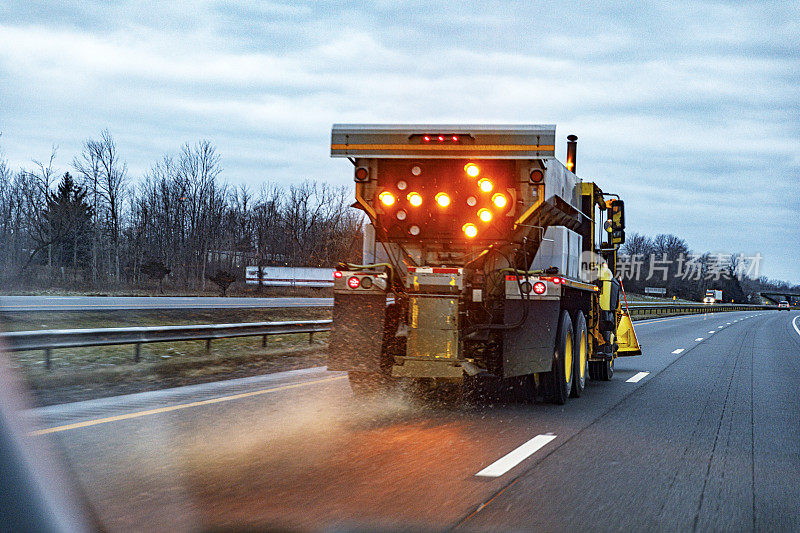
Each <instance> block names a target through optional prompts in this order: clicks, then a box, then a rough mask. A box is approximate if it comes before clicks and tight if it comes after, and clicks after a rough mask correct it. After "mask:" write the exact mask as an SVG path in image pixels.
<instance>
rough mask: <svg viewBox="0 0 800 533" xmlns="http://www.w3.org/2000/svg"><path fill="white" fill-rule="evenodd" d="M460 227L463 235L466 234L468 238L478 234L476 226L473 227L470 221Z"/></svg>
mask: <svg viewBox="0 0 800 533" xmlns="http://www.w3.org/2000/svg"><path fill="white" fill-rule="evenodd" d="M461 229H462V230H463V231H464V235H466V236H467V237H469V238H470V239H471V238H473V237H475V235H477V234H478V228H476V227H475V224H470V223H467V224H464V226H463V227H462V228H461Z"/></svg>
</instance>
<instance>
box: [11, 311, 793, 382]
mask: <svg viewBox="0 0 800 533" xmlns="http://www.w3.org/2000/svg"><path fill="white" fill-rule="evenodd" d="M777 308H778V307H777V306H774V305H750V304H694V303H677V302H675V303H673V302H663V303H661V302H660V303H639V302H635V303H630V304H628V309H629V310H630V314H631V318H633V319H642V318H657V317H663V316H673V315H687V314H699V313H715V312H722V311H751V310H755V309H777ZM332 323H333V321H332V320H298V321H287V322H250V323H243V324H205V325H197V326H195V325H189V326H147V327H129V328H94V329H47V330H38V331H15V332H10V333H4V334H2V335H0V339H1V340H2V343H3V346H4V348H5V349H6V350H8V351H12V352H22V351H29V350H43V351H44V353H45V367H46V368H48V369H49V368H50V367H51V363H50V355H51V352H52V350H55V349H57V348H82V347H88V346H114V345H123V344H133V345H134V346H135V348H134V361H135V362H139V359H140V353H141V345H142V344H147V343H154V342H181V341H197V340H204V341H206V350H207V351H208V350H211V341H212V340H214V339H229V338H234V337H262V341H261V344H262V346H265V345H266V341H267V337H268V336H269V335H289V334H301V333H307V334H308V336H309V338H308V340H309V343H310V342H312V341H313V336H314V333H322V332H325V331H330V329H331V325H332Z"/></svg>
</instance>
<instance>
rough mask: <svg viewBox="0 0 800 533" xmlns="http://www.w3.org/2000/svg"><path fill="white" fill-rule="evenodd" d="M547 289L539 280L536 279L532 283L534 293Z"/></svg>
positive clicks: (540, 292)
mask: <svg viewBox="0 0 800 533" xmlns="http://www.w3.org/2000/svg"><path fill="white" fill-rule="evenodd" d="M546 290H547V286H546V285H545V284H544V283H542V282H541V281H537V282H536V283H534V284H533V292H535V293H536V294H544V291H546Z"/></svg>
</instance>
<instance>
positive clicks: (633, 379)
mask: <svg viewBox="0 0 800 533" xmlns="http://www.w3.org/2000/svg"><path fill="white" fill-rule="evenodd" d="M649 374H650V372H639V373H638V374H635V375H633V376H631V377H629V378H628V379H626V380H625V383H639V382H640V381H642V380H643V379H644V378H645V377H647V376H648V375H649Z"/></svg>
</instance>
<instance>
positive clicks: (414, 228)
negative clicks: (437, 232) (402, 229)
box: [408, 226, 419, 235]
mask: <svg viewBox="0 0 800 533" xmlns="http://www.w3.org/2000/svg"><path fill="white" fill-rule="evenodd" d="M408 232H409V233H410V234H411V235H419V226H411V227H410V228H408Z"/></svg>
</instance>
